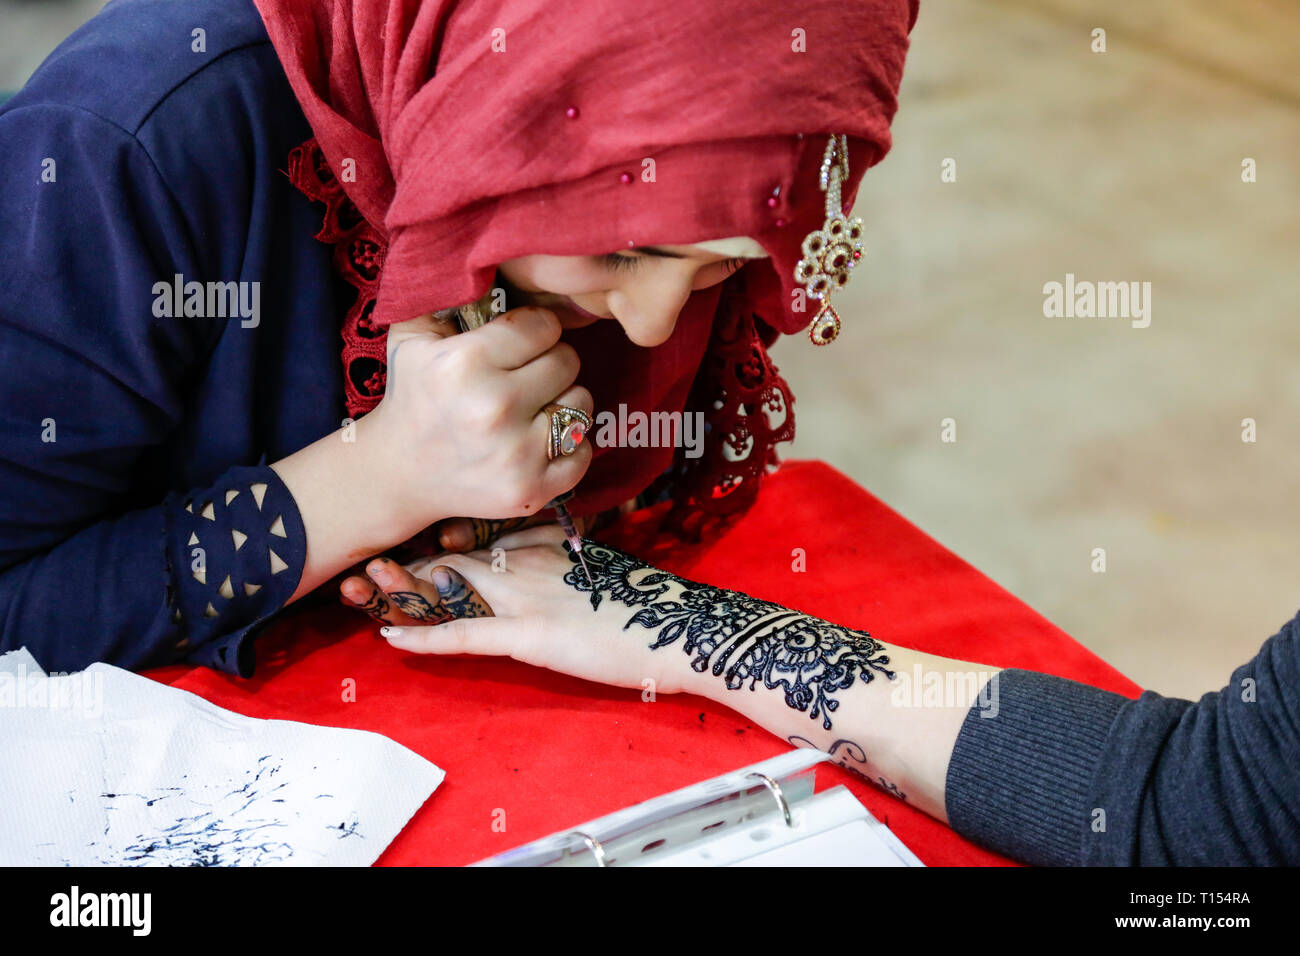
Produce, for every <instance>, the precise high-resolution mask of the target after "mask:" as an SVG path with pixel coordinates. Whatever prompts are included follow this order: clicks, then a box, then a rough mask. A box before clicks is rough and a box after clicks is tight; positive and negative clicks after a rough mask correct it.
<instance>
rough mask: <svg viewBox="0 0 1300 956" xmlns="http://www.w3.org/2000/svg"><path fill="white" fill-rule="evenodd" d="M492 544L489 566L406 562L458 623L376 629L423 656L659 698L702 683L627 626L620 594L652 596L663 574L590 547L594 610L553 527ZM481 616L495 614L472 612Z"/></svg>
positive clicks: (468, 559) (683, 661) (476, 561)
mask: <svg viewBox="0 0 1300 956" xmlns="http://www.w3.org/2000/svg"><path fill="white" fill-rule="evenodd" d="M496 546H497V547H498V548H503V549H505V552H504V554H502V553H501V552H497V554H498V558H497V559H496V567H495V568H494V559H493V554H492V552H488V551H475V552H471V553H469V554H445V555H441V556H439V557H436V558H429V559H426V560H424V561H421V562H414V563H412V564H410V565H408V566H407V571H408V572H409V573H410V574H411V575H413V577H414V578H415V579H416V580H417V581H425V582H429V583H431V584H433V585H434V586H435V587H434V591H435V593H437V594H439V595H441V596H442V603H443V605H446V606H449V607H452V606H451V605H450V604H449V602H451V601H453V600H454V601H455V602H456V604H455V605H454V607H452V610H453V611H454V612H456V613H457V619H456V620H451V621H449V622H448V623H445V624H439V625H437V626H435V627H421V626H401V627H385V628H384V629H383V631H382V632H381V633H383V634H384V636H385V637H386V638H387V639H388V641H389V643H390V644H392V645H393V646H394V647H399V648H402V649H404V650H409V651H414V652H416V653H421V654H485V655H494V656H505V657H513V658H514V659H515V660H518V661H523V662H524V663H527V664H532V665H534V666H537V667H545V668H547V669H549V670H553V671H558V672H559V673H562V674H569V675H571V676H573V677H581V678H584V679H586V680H592V681H598V682H600V683H603V684H613V685H615V686H619V687H653V689H654V690H655V691H656V692H662V693H676V692H678V691H683V690H693V689H695V688H694V687H693V684H694V683H695V682H696V681H697V680H699V677H698V675H696V674H695V672H694V671H692V669H691V667H690V659H689V658H688V657H686V656H685V655H683V654H682V653H680V651H679V652H678V653H670V654H665V653H662V652H660V653H654V652H652V651H651V649H650V645H651V644H652V643H653V636H652V635H650V634H647V632H646V631H645V630H644V629H642V628H640V627H634V628H632V629H631V630H628V629H626V628H625V626H626V625H627V624H628V619H629V617H631V616H632V615H633V614H635V613H636V612H635V610H630V609H629V606H628V604H627V603H623V601H622V598H623V597H627V596H631V597H632V598H633V600H635V599H636V596H637V595H640V594H642V593H644V594H647V595H650V594H654V593H656V591H657V590H658V589H657V587H656V584H657V581H656V576H658V577H665V576H664V575H662V574H661V573H660V572H656V571H655V570H654V569H652V568H646V567H644V566H642V565H640V564H639V563H638V564H637V566H636V568H634V569H623V568H622V567H621V564H620V561H619V559H620V558H622V557H623V555H622V553H621V552H618V551H613V550H610V549H604V548H602V547H601V546H600V545H598V544H595V543H594V542H590V543H589V544H588V547H587V550H586V551H584V555H586V557H587V561H588V563H589V565H590V566H591V570H592V574H593V575H594V576H595V578H596V581H597V585H598V591H597V594H596V595H595V604H596V606H595V607H594V608H593V594H592V588H591V586H590V585H589V584H588V582H587V578H586V575H585V574H584V573H583V570H582V566H581V565H580V564H577V563H576V560H575V559H574V558H573V557H572V556H571V555H570V554H569V553H568V551H567V550H566V545H565V543H564V535H563V534H562V533H561V532H560V529H559V528H558V527H556V526H555V525H548V526H545V527H538V528H529V529H527V530H525V531H520V532H517V533H515V534H512V535H508V536H506V537H505V538H502V539H500V540H499V541H498V542H496ZM607 551H608V554H606V552H607ZM607 558H608V560H606V559H607ZM625 570H626V571H627V573H624V571H625ZM642 588H647V590H645V591H644V592H643V591H642V590H641V589H642ZM611 598H612V599H611ZM461 609H465V613H462V610H461ZM484 613H486V614H491V615H494V616H491V617H478V616H477V615H480V614H484ZM469 615H475V617H470V616H469ZM647 680H649V681H653V682H654V683H653V684H652V685H651V684H647V683H646V681H647Z"/></svg>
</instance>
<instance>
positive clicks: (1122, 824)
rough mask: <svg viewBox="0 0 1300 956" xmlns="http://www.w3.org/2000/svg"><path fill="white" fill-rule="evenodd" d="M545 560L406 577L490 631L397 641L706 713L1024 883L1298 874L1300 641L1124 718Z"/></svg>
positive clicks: (1057, 681) (1028, 679)
mask: <svg viewBox="0 0 1300 956" xmlns="http://www.w3.org/2000/svg"><path fill="white" fill-rule="evenodd" d="M558 541H559V535H558V534H557V533H556V532H555V530H554V529H551V528H536V529H530V530H528V531H525V532H520V533H519V534H517V535H513V536H511V537H510V538H507V539H503V540H502V541H500V542H498V543H497V546H498V547H505V548H512V549H516V550H509V551H508V552H507V554H506V559H507V560H506V567H505V568H504V573H493V570H492V568H491V556H490V555H487V554H486V553H484V552H475V553H474V554H470V555H447V556H444V557H442V558H440V559H437V560H436V561H434V560H430V561H428V562H424V563H423V564H421V565H412V566H411V569H410V570H411V571H412V572H414V575H415V578H414V579H413V580H411V581H408V582H407V584H406V585H405V586H408V587H420V586H427V585H426V584H425V582H426V581H431V580H436V581H437V582H438V583H439V584H440V585H441V587H440V588H439V589H438V590H439V594H440V595H441V596H442V599H443V604H444V605H445V606H448V607H452V608H455V607H464V608H470V609H473V610H472V613H474V614H476V615H482V614H494V615H495V617H488V618H482V619H477V620H467V619H460V620H455V621H452V622H450V623H448V624H444V625H441V626H438V627H433V628H419V627H404V628H396V629H393V628H389V629H386V634H387V636H388V637H389V640H390V642H391V643H392V644H394V645H395V646H398V647H402V648H406V649H409V650H413V651H420V652H425V653H477V654H498V655H508V656H511V657H514V658H516V659H518V660H522V661H525V662H528V663H532V664H535V665H538V666H541V667H547V668H550V669H552V670H556V671H560V672H562V673H566V674H571V675H573V676H577V677H583V678H587V679H590V680H595V681H600V682H603V683H608V684H615V685H619V686H625V687H639V688H651V687H653V689H655V690H656V691H657V692H660V693H671V692H675V691H687V692H691V693H696V694H700V695H702V696H706V697H710V698H712V699H714V700H717V701H720V702H722V703H725V704H727V705H728V706H729V707H731V708H733V709H735V710H737V711H739V712H741V713H743V714H744V715H746V716H747V717H749V718H750V719H752V720H754V721H755V722H757V723H759V724H761V725H762V726H763V727H765V728H767V729H768V730H770V731H771V732H772V733H774V734H777V735H778V736H780V737H782V738H783V739H787V740H789V741H790V742H791V743H794V744H797V745H800V746H814V747H817V748H820V749H822V750H826V751H828V752H830V753H831V754H832V755H833V756H834V757H835V759H836V761H837V762H838V763H839V764H840V765H841V766H844V767H846V768H848V769H850V770H852V771H854V772H855V773H858V774H860V775H862V776H863V777H865V778H866V779H867V780H869V781H871V782H872V783H873V784H875V785H877V786H880V787H883V788H885V789H886V790H888V791H889V792H891V793H893V794H895V795H896V796H898V797H900V798H902V799H905V800H906V801H907V802H909V803H912V804H914V805H915V806H917V807H919V808H920V809H922V810H924V811H925V812H927V813H929V814H931V815H932V816H934V817H936V818H938V819H939V820H942V821H944V822H947V823H949V824H950V825H951V826H952V827H953V828H954V829H956V830H957V831H958V832H960V833H962V834H963V835H966V836H968V837H971V838H972V839H975V840H977V841H978V842H981V843H983V844H985V845H987V846H990V847H992V848H994V849H997V850H999V851H1001V852H1004V853H1007V854H1008V855H1011V856H1014V857H1016V858H1018V859H1021V860H1025V861H1027V862H1032V863H1047V864H1053V863H1054V864H1078V863H1094V864H1096V863H1100V864H1143V863H1164V864H1170V863H1173V864H1187V863H1192V864H1196V863H1220V864H1222V863H1238V864H1241V863H1292V864H1294V863H1296V862H1297V861H1298V860H1300V821H1298V820H1297V811H1296V808H1295V803H1294V796H1295V794H1296V793H1297V792H1300V772H1298V771H1297V769H1296V767H1297V764H1300V742H1298V740H1297V727H1300V720H1298V719H1297V711H1296V701H1297V693H1298V691H1297V688H1300V681H1297V679H1296V678H1297V677H1300V673H1298V672H1297V671H1298V669H1297V658H1300V642H1298V638H1297V628H1300V624H1297V623H1296V622H1293V624H1292V625H1289V626H1288V628H1287V629H1284V631H1283V633H1282V634H1279V635H1278V636H1277V637H1275V638H1274V639H1273V640H1272V641H1270V642H1269V644H1267V645H1266V646H1265V649H1264V651H1263V652H1261V654H1260V655H1259V657H1257V658H1256V659H1255V661H1252V662H1251V664H1249V665H1246V666H1245V667H1244V668H1242V669H1240V670H1239V672H1238V674H1236V675H1234V678H1239V679H1238V680H1237V681H1236V683H1235V684H1234V685H1232V686H1230V687H1229V688H1228V689H1227V690H1226V691H1225V692H1223V693H1222V694H1209V695H1206V696H1205V697H1204V698H1202V700H1201V702H1200V703H1199V704H1192V703H1190V702H1188V701H1179V700H1171V699H1167V698H1162V697H1160V696H1158V695H1156V694H1152V693H1150V692H1148V693H1146V694H1144V695H1143V696H1142V698H1141V699H1139V700H1137V701H1133V700H1129V699H1128V698H1125V697H1122V696H1120V695H1118V694H1112V693H1109V692H1106V691H1101V690H1098V689H1096V688H1093V687H1088V686H1086V685H1083V684H1079V683H1076V682H1074V681H1069V680H1065V679H1063V678H1058V677H1051V676H1048V675H1044V674H1036V673H1033V672H1028V671H1019V670H1007V671H1000V670H999V669H998V668H994V667H987V666H984V665H980V664H970V663H965V662H961V661H954V660H949V659H945V658H940V657H935V656H933V655H929V654H922V653H920V652H917V651H912V650H908V649H907V648H903V647H897V646H892V645H888V644H886V643H884V642H882V641H880V640H878V639H876V638H875V637H872V636H870V635H868V634H867V633H866V632H863V631H857V630H852V629H850V628H846V627H842V626H840V625H836V624H832V623H830V622H827V621H822V620H820V619H818V618H814V617H810V616H808V615H805V614H801V613H799V612H798V611H793V610H790V609H788V608H784V607H782V606H780V605H777V604H773V603H771V602H767V601H762V600H759V599H757V598H752V597H749V596H747V595H744V594H740V593H738V592H735V591H727V590H723V589H721V588H716V587H712V586H710V585H704V584H697V583H695V582H692V581H687V580H685V579H682V578H680V577H677V576H675V575H672V574H669V573H667V572H664V571H659V570H656V569H654V568H651V567H649V566H648V565H646V564H645V563H644V562H642V561H640V560H638V559H636V558H634V557H632V556H631V555H628V554H625V553H623V552H621V551H618V550H616V549H614V548H610V547H607V546H604V545H601V544H598V543H596V542H588V543H587V545H586V547H585V548H584V551H583V554H584V556H585V558H586V562H587V566H588V567H589V568H590V570H591V574H592V579H593V580H592V582H591V583H589V582H588V580H587V578H586V576H585V575H584V573H583V571H582V569H581V567H579V566H577V565H576V564H574V563H573V562H574V560H575V559H574V558H573V556H571V555H568V554H565V553H564V552H563V551H562V550H561V549H560V547H559V545H558ZM530 545H537V546H530ZM436 568H444V569H445V568H451V569H453V570H454V571H456V572H459V574H458V575H450V576H449V575H447V574H445V573H441V572H440V573H437V574H435V573H434V572H435V569H436ZM403 575H404V576H405V572H403ZM489 609H490V610H489ZM648 682H652V683H648ZM1242 688H1250V689H1252V693H1250V694H1246V695H1244V696H1243V695H1242V694H1240V693H1239V691H1241V690H1242ZM1247 698H1248V699H1247ZM1266 698H1267V699H1266Z"/></svg>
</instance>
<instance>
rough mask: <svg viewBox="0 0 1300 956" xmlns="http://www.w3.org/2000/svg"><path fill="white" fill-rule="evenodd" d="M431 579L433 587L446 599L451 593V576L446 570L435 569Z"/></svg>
mask: <svg viewBox="0 0 1300 956" xmlns="http://www.w3.org/2000/svg"><path fill="white" fill-rule="evenodd" d="M431 577H432V578H433V586H434V587H435V588H437V589H438V593H439V594H440V595H442V596H443V597H446V596H447V595H448V594H450V593H451V574H450V573H449V572H448V570H447V569H446V568H434V569H433V574H432V575H431Z"/></svg>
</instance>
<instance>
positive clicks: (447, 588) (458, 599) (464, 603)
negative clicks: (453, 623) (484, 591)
mask: <svg viewBox="0 0 1300 956" xmlns="http://www.w3.org/2000/svg"><path fill="white" fill-rule="evenodd" d="M429 577H430V580H432V582H433V586H434V587H435V588H437V589H438V597H439V599H440V600H441V602H442V606H443V607H444V608H446V609H447V611H448V613H450V614H451V616H452V617H453V618H462V617H493V616H494V615H493V614H492V609H491V608H490V607H488V605H487V602H486V601H484V600H483V598H482V597H481V596H480V595H479V593H478V592H477V591H475V590H474V588H473V587H471V586H470V583H469V582H468V581H466V580H465V579H464V578H463V577H461V575H460V574H459V573H458V572H456V571H454V570H452V569H451V568H449V567H447V566H446V565H444V564H440V565H438V566H437V567H436V568H434V569H433V573H432V574H430V575H429Z"/></svg>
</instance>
